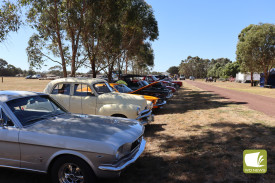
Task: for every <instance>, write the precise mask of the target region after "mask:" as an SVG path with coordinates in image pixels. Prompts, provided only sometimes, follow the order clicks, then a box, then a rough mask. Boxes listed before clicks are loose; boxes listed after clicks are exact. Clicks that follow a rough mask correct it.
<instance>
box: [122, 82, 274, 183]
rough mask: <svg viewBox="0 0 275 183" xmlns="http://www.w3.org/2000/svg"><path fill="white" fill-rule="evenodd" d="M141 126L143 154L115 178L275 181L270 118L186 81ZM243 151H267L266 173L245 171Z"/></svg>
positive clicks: (272, 130)
mask: <svg viewBox="0 0 275 183" xmlns="http://www.w3.org/2000/svg"><path fill="white" fill-rule="evenodd" d="M155 119H156V120H155V122H154V123H153V124H151V125H149V126H147V127H146V132H145V136H146V140H147V142H148V144H147V146H146V151H145V153H144V155H143V156H142V157H141V158H140V159H139V160H138V161H137V162H136V164H135V165H133V166H132V167H130V168H129V169H128V170H127V171H126V172H125V174H123V175H122V177H121V179H120V181H119V182H122V183H126V182H148V183H149V182H158V183H159V182H163V183H167V182H171V183H172V182H274V181H275V170H274V168H275V166H274V162H272V161H271V160H272V159H274V158H275V156H274V154H275V146H274V144H275V138H274V137H275V120H274V119H273V118H271V117H269V116H266V115H264V114H262V113H259V112H256V111H253V110H250V109H248V108H246V107H245V106H242V105H239V104H238V103H232V102H229V101H227V100H225V99H223V98H220V97H219V96H216V95H213V94H210V93H207V92H204V91H201V90H200V89H198V88H195V87H193V86H191V85H188V84H187V83H184V88H183V89H181V90H180V91H179V92H178V94H177V95H176V96H174V97H173V98H172V100H170V101H169V104H168V105H167V106H166V108H165V109H163V110H162V111H159V113H158V114H157V115H156V118H155ZM245 149H266V150H267V152H268V155H269V157H268V173H267V174H264V175H246V174H244V173H243V170H242V160H243V159H242V153H243V150H245Z"/></svg>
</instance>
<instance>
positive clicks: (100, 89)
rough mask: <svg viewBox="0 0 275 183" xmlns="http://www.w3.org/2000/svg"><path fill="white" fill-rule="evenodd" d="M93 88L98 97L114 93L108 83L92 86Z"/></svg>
mask: <svg viewBox="0 0 275 183" xmlns="http://www.w3.org/2000/svg"><path fill="white" fill-rule="evenodd" d="M94 88H95V91H96V92H97V93H98V94H99V95H101V94H103V93H110V92H113V91H114V90H113V88H112V87H111V86H110V85H109V83H105V82H102V83H96V84H94Z"/></svg>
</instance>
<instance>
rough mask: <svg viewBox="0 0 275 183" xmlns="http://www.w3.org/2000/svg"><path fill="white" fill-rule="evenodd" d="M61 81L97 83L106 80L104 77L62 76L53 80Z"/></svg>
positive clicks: (54, 81)
mask: <svg viewBox="0 0 275 183" xmlns="http://www.w3.org/2000/svg"><path fill="white" fill-rule="evenodd" d="M61 82H68V83H75V82H83V83H92V84H93V83H97V82H106V80H104V79H98V78H85V77H84V78H60V79H55V80H53V81H51V83H61Z"/></svg>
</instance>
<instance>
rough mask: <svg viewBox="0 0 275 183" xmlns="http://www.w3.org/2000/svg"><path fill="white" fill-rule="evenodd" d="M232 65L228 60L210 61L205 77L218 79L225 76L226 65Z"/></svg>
mask: <svg viewBox="0 0 275 183" xmlns="http://www.w3.org/2000/svg"><path fill="white" fill-rule="evenodd" d="M229 63H232V62H231V61H230V59H228V58H218V59H211V62H210V64H209V68H208V72H207V76H208V77H215V78H220V77H222V76H227V75H226V74H225V71H224V69H225V67H226V65H227V64H229Z"/></svg>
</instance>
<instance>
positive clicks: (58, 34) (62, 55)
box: [54, 0, 67, 78]
mask: <svg viewBox="0 0 275 183" xmlns="http://www.w3.org/2000/svg"><path fill="white" fill-rule="evenodd" d="M54 3H55V28H56V34H57V42H58V48H59V52H60V56H61V61H62V69H63V77H65V78H66V77H67V68H66V61H65V58H64V54H63V48H62V43H61V36H60V28H59V24H58V21H59V20H58V16H57V12H58V9H57V2H56V0H55V2H54Z"/></svg>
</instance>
